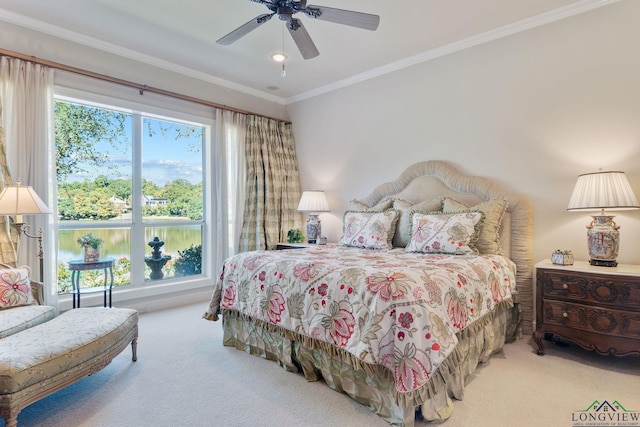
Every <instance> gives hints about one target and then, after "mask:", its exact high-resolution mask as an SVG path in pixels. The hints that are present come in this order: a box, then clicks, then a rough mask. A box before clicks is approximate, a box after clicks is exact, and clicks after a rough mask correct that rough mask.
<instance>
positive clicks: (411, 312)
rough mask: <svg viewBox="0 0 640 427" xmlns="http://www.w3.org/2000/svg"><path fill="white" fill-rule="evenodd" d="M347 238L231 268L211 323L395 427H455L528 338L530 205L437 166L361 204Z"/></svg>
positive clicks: (243, 346) (413, 171)
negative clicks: (506, 357)
mask: <svg viewBox="0 0 640 427" xmlns="http://www.w3.org/2000/svg"><path fill="white" fill-rule="evenodd" d="M343 231H344V235H343V237H342V239H341V241H340V242H339V244H333V245H318V246H313V247H310V248H306V249H295V250H281V251H257V252H247V253H241V254H237V255H235V256H232V257H230V258H229V259H227V260H226V261H225V262H224V265H223V267H222V270H221V272H220V275H219V278H218V280H217V283H216V285H215V287H214V292H213V296H212V299H211V302H210V305H209V308H208V310H207V312H206V313H205V314H204V317H205V318H206V319H208V320H218V319H219V316H220V315H221V316H222V322H223V330H224V338H223V344H224V345H226V346H234V347H236V348H237V349H240V350H243V351H246V352H249V353H251V354H254V355H257V356H260V357H264V358H266V359H269V360H273V361H276V362H277V363H279V364H280V365H281V366H282V367H283V368H284V369H286V370H288V371H292V372H302V373H303V374H304V376H305V377H306V378H307V380H309V381H316V380H320V379H322V380H324V381H325V382H326V383H327V385H329V386H330V387H331V388H333V389H334V390H336V391H339V392H343V393H346V394H347V395H349V396H351V397H352V398H353V399H355V400H356V401H358V402H360V403H362V404H364V405H366V406H367V407H369V408H370V409H371V410H372V411H374V412H375V413H377V414H378V415H379V416H381V417H382V418H384V419H385V420H386V421H388V422H389V423H390V424H392V425H403V426H413V425H414V422H415V420H416V419H420V420H425V421H442V420H446V419H447V418H449V417H450V416H451V413H452V411H453V403H452V398H454V399H462V398H463V396H464V386H465V381H466V380H467V379H468V378H469V375H470V374H471V373H473V372H474V370H475V369H476V367H477V366H478V364H479V363H481V362H484V361H486V360H488V359H489V357H490V356H491V355H492V354H494V353H496V352H498V351H500V350H501V349H502V347H503V346H504V344H505V343H506V342H509V341H511V340H514V339H517V338H520V337H521V336H523V335H528V334H530V333H531V330H532V327H533V291H532V286H533V283H532V274H533V259H532V256H533V254H532V252H533V250H532V211H531V206H530V204H529V202H528V201H527V200H526V199H525V198H522V197H520V196H518V195H516V194H512V193H510V192H507V191H503V190H502V189H501V188H499V186H498V185H496V184H494V183H492V182H490V181H489V180H488V179H485V178H480V177H473V176H466V175H463V174H461V173H460V172H458V171H457V170H456V169H455V168H454V167H452V166H451V165H450V164H448V163H445V162H441V161H427V162H422V163H417V164H415V165H413V166H411V167H409V168H408V169H406V170H405V171H404V172H403V173H402V174H401V175H400V176H399V177H398V179H396V180H395V181H393V182H389V183H385V184H382V185H380V186H378V187H377V188H375V189H374V190H373V192H372V193H371V194H370V195H368V196H367V197H365V198H363V199H360V200H353V201H352V202H351V203H350V206H349V209H348V210H347V212H345V215H344V230H343ZM416 417H417V418H416Z"/></svg>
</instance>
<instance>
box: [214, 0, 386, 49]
mask: <svg viewBox="0 0 640 427" xmlns="http://www.w3.org/2000/svg"><path fill="white" fill-rule="evenodd" d="M251 1H253V2H255V3H260V4H263V5H265V6H266V7H267V8H268V9H269V10H270V11H271V13H265V14H262V15H259V16H257V17H255V18H253V19H252V20H251V21H249V22H247V23H245V24H243V25H241V26H240V27H238V28H236V29H235V30H233V31H231V32H230V33H229V34H227V35H225V36H224V37H222V38H220V39H218V40H217V41H216V43H218V44H221V45H230V44H232V43H233V42H235V41H237V40H239V39H240V38H242V37H244V36H246V35H247V34H249V33H250V32H251V31H253V30H255V29H256V28H258V27H259V26H261V25H262V24H264V23H265V22H267V21H269V20H270V19H271V18H272V17H273V16H274V15H278V19H280V20H281V21H285V23H286V26H287V29H288V30H289V34H291V37H292V38H293V41H294V42H295V44H296V46H297V47H298V50H299V51H300V53H301V54H302V57H303V58H304V59H311V58H315V57H316V56H318V55H319V54H320V52H319V51H318V49H317V48H316V45H315V44H314V43H313V40H311V36H310V35H309V33H308V32H307V30H306V29H305V27H304V25H303V24H302V21H301V20H300V19H297V18H294V17H293V15H294V14H296V13H299V12H302V13H303V14H304V15H306V16H308V17H310V18H314V19H319V20H322V21H328V22H333V23H336V24H342V25H348V26H350V27H356V28H362V29H365V30H371V31H375V30H376V29H377V28H378V24H379V23H380V17H379V16H378V15H372V14H370V13H363V12H355V11H352V10H344V9H336V8H333V7H325V6H314V5H307V0H299V1H293V0H251Z"/></svg>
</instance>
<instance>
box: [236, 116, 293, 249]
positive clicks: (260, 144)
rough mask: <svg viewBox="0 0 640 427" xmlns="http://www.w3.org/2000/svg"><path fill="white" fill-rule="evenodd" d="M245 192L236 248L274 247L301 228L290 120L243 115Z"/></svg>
mask: <svg viewBox="0 0 640 427" xmlns="http://www.w3.org/2000/svg"><path fill="white" fill-rule="evenodd" d="M246 129H247V130H246V141H245V144H246V148H245V156H246V165H247V172H246V187H245V188H246V190H245V191H246V195H245V203H244V216H243V218H244V222H243V225H242V232H241V234H240V243H239V247H238V248H239V251H241V252H243V251H250V250H260V249H274V248H275V246H276V244H277V243H278V242H281V241H284V240H285V239H286V237H287V233H288V231H289V230H290V229H292V228H301V226H302V215H301V214H300V213H299V212H298V211H297V207H298V203H299V202H300V177H299V173H298V160H297V157H296V151H295V143H294V140H293V133H292V130H291V124H290V123H284V122H281V121H276V120H273V119H269V118H266V117H257V116H253V115H249V116H247V128H246Z"/></svg>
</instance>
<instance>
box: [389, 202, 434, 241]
mask: <svg viewBox="0 0 640 427" xmlns="http://www.w3.org/2000/svg"><path fill="white" fill-rule="evenodd" d="M393 209H395V210H397V211H398V223H397V224H396V232H395V234H394V236H393V240H392V243H393V246H394V247H395V248H405V247H406V246H407V245H408V244H409V241H410V240H411V214H412V213H413V212H420V213H430V212H438V211H442V199H441V198H440V197H436V198H433V199H430V200H424V201H422V202H418V203H413V202H410V201H408V200H403V199H394V200H393Z"/></svg>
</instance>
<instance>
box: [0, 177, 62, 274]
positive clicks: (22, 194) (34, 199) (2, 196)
mask: <svg viewBox="0 0 640 427" xmlns="http://www.w3.org/2000/svg"><path fill="white" fill-rule="evenodd" d="M48 213H51V211H50V210H49V208H48V207H47V205H46V204H45V203H44V202H43V201H42V200H41V199H40V197H38V195H37V194H36V192H35V191H34V190H33V188H32V187H30V186H25V185H21V184H20V180H18V181H17V182H16V185H9V186H7V187H5V188H4V190H2V192H1V193H0V215H15V219H14V223H13V225H14V227H16V229H17V230H18V254H20V240H21V238H22V236H26V237H29V238H31V239H38V259H39V261H40V282H42V281H43V280H44V265H43V264H44V250H43V246H42V238H43V235H42V228H41V229H40V230H39V232H38V234H37V235H31V234H29V228H30V226H29V224H27V223H25V222H23V220H22V215H42V214H48Z"/></svg>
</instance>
